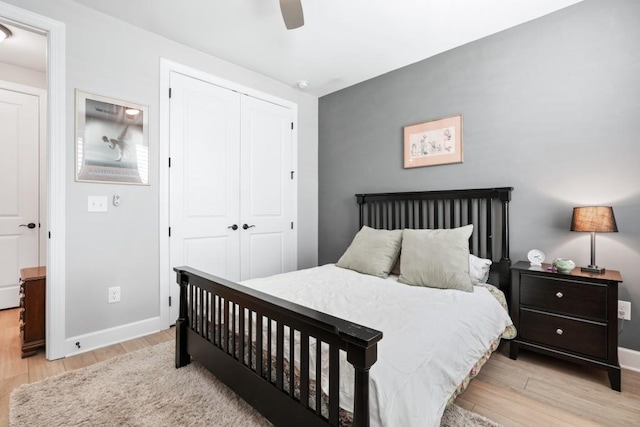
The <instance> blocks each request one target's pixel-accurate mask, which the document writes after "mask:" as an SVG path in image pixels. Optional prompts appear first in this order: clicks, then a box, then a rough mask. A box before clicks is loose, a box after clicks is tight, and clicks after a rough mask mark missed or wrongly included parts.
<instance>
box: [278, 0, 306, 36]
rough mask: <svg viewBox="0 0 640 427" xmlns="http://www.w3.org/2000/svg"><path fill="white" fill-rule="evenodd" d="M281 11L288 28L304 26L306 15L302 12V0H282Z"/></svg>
mask: <svg viewBox="0 0 640 427" xmlns="http://www.w3.org/2000/svg"><path fill="white" fill-rule="evenodd" d="M280 12H282V19H284V25H285V26H286V27H287V30H293V29H295V28H299V27H302V26H303V25H304V15H303V14H302V0H280Z"/></svg>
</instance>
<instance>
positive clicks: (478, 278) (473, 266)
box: [469, 254, 492, 285]
mask: <svg viewBox="0 0 640 427" xmlns="http://www.w3.org/2000/svg"><path fill="white" fill-rule="evenodd" d="M491 264H492V262H491V260H490V259H486V258H478V257H477V256H475V255H474V254H469V276H470V277H471V282H473V284H474V285H477V284H478V283H487V281H488V280H489V269H490V267H491Z"/></svg>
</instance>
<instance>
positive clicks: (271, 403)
mask: <svg viewBox="0 0 640 427" xmlns="http://www.w3.org/2000/svg"><path fill="white" fill-rule="evenodd" d="M174 271H176V273H177V281H178V284H179V285H180V315H179V317H178V320H177V322H176V368H179V367H182V366H185V365H187V364H189V363H190V362H191V358H192V357H193V359H195V360H197V361H198V362H200V363H201V364H202V365H203V366H205V367H206V368H207V369H208V370H210V371H211V372H212V373H213V374H214V375H216V377H217V378H218V379H220V380H221V381H222V382H224V383H225V384H226V385H227V386H229V388H231V389H232V390H234V391H235V392H236V393H237V394H238V395H239V396H241V397H242V398H243V399H244V400H245V401H247V402H248V403H249V404H250V405H251V406H253V407H254V408H255V409H256V410H258V411H259V412H261V413H262V414H263V415H264V416H265V417H266V418H267V419H269V421H271V422H272V423H273V424H274V425H276V426H300V425H304V426H314V425H327V424H328V425H333V426H337V425H339V414H340V406H339V403H340V397H339V394H340V393H339V390H340V362H339V361H340V352H341V351H344V352H346V359H347V361H348V362H349V363H350V364H351V365H353V367H354V369H355V384H354V396H355V399H354V403H353V405H354V406H353V408H354V411H353V425H354V426H368V425H369V369H370V368H371V366H372V365H373V364H374V363H375V362H376V359H377V342H378V341H380V339H381V338H382V332H380V331H376V330H373V329H370V328H367V327H364V326H361V325H358V324H355V323H351V322H348V321H345V320H342V319H338V318H336V317H333V316H330V315H327V314H324V313H320V312H318V311H315V310H312V309H309V308H306V307H303V306H300V305H297V304H294V303H291V302H288V301H285V300H282V299H280V298H276V297H273V296H271V295H268V294H265V293H262V292H259V291H256V290H254V289H251V288H247V287H245V286H241V285H238V284H236V283H233V282H230V281H228V280H225V279H222V278H219V277H215V276H212V275H209V274H206V273H204V272H201V271H198V270H195V269H193V268H190V267H177V268H174ZM272 337H273V338H272ZM294 343H297V344H294ZM327 349H328V352H327V351H326V350H327ZM323 350H324V351H323ZM327 354H328V356H326V355H327ZM272 360H274V363H273V364H272V362H271V361H272ZM313 360H315V361H320V360H322V361H324V362H328V364H329V369H328V373H327V372H322V370H321V365H322V364H321V363H311V365H314V364H315V368H314V371H312V372H310V368H309V366H310V361H313ZM272 367H273V369H271V368H272ZM294 370H295V372H294ZM326 375H328V384H329V389H328V390H326V391H325V392H323V391H322V390H321V388H322V387H320V383H321V378H323V376H326ZM314 380H315V383H316V384H317V386H316V387H312V383H313V382H314ZM310 390H311V393H310ZM323 398H326V399H324V400H328V409H326V410H323V408H322V405H321V403H320V402H321V401H322V400H323Z"/></svg>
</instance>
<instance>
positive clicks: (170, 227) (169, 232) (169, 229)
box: [169, 227, 171, 237]
mask: <svg viewBox="0 0 640 427" xmlns="http://www.w3.org/2000/svg"><path fill="white" fill-rule="evenodd" d="M169 237H171V227H169Z"/></svg>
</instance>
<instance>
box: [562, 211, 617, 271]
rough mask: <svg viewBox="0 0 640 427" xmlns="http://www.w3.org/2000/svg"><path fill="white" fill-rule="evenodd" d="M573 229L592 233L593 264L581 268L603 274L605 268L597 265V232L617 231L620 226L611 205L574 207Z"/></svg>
mask: <svg viewBox="0 0 640 427" xmlns="http://www.w3.org/2000/svg"><path fill="white" fill-rule="evenodd" d="M571 231H588V232H590V233H591V264H589V265H588V266H587V267H581V268H580V270H582V271H584V272H588V273H596V274H603V273H604V272H605V269H604V268H600V267H598V266H597V265H596V232H597V233H616V232H617V231H618V226H617V225H616V218H615V216H614V215H613V208H612V207H611V206H582V207H577V208H573V217H572V218H571Z"/></svg>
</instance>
